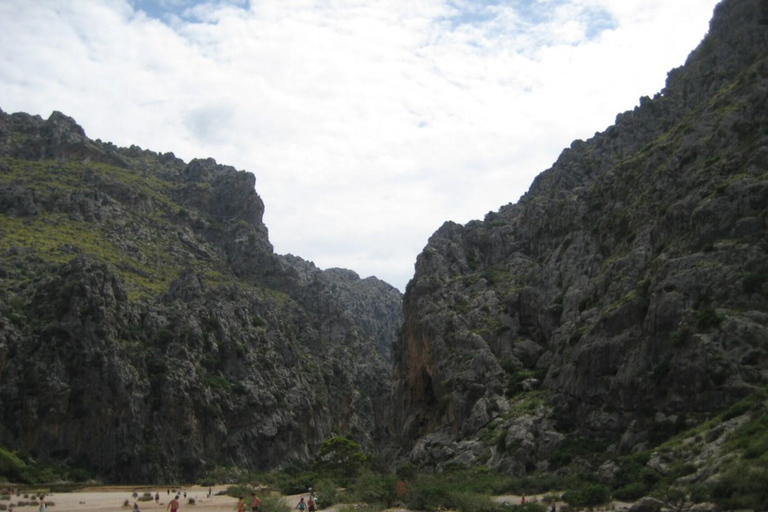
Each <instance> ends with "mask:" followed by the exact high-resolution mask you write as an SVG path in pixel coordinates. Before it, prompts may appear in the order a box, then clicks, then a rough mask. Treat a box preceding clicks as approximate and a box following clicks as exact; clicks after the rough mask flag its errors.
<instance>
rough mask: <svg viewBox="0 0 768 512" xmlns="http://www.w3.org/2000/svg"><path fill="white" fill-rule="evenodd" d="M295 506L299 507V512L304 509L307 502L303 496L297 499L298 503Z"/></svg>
mask: <svg viewBox="0 0 768 512" xmlns="http://www.w3.org/2000/svg"><path fill="white" fill-rule="evenodd" d="M296 508H297V509H299V510H300V511H301V512H304V509H305V508H307V504H306V502H305V501H304V496H302V497H301V499H300V500H299V504H298V505H296Z"/></svg>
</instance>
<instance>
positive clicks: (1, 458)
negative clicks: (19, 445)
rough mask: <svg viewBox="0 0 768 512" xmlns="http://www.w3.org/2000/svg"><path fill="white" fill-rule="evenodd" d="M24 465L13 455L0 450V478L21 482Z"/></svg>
mask: <svg viewBox="0 0 768 512" xmlns="http://www.w3.org/2000/svg"><path fill="white" fill-rule="evenodd" d="M25 469H26V464H24V461H22V460H21V459H20V458H19V457H18V456H17V455H16V454H15V453H13V452H10V451H8V450H5V449H3V448H0V476H4V477H6V478H7V479H8V480H10V481H11V482H18V481H23V482H27V480H25V479H24V476H23V475H24V471H25Z"/></svg>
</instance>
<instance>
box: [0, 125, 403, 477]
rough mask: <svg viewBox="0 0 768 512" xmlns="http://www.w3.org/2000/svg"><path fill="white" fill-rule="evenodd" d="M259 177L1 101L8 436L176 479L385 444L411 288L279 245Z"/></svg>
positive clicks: (33, 446) (1, 323) (2, 322)
mask: <svg viewBox="0 0 768 512" xmlns="http://www.w3.org/2000/svg"><path fill="white" fill-rule="evenodd" d="M254 187H255V178H254V176H253V175H252V174H249V173H247V172H244V171H237V170H235V169H234V168H232V167H227V166H222V165H218V164H217V163H216V162H215V161H213V160H211V159H208V160H193V161H191V162H189V163H185V162H183V161H182V160H180V159H178V158H176V157H175V156H174V155H173V154H172V153H165V154H159V153H154V152H152V151H146V150H142V149H140V148H138V147H135V146H132V147H130V148H118V147H116V146H114V145H112V144H110V143H106V142H102V141H100V140H95V141H94V140H91V139H89V138H88V137H86V135H85V133H84V131H83V129H82V128H81V127H80V126H78V125H77V124H76V123H75V121H74V120H72V119H71V118H69V117H67V116H65V115H63V114H61V113H58V112H55V113H53V115H51V116H50V118H49V119H47V120H43V119H41V118H39V117H37V116H30V115H27V114H22V113H17V114H12V115H9V114H6V113H4V112H2V111H0V240H2V243H0V446H3V447H5V448H8V449H12V450H18V451H20V452H23V453H26V454H28V455H29V456H31V457H33V458H35V459H37V460H57V461H64V462H66V463H68V464H70V465H72V466H76V467H82V468H85V469H87V470H89V471H91V472H92V473H93V474H96V475H100V476H101V477H103V478H104V479H105V480H107V481H113V482H149V481H153V482H158V481H166V482H175V481H194V479H195V478H197V477H199V476H201V475H203V474H205V473H206V472H207V471H209V470H211V469H214V468H216V467H218V466H229V465H236V466H239V467H241V468H245V469H250V470H269V469H275V468H279V467H285V466H288V465H291V464H300V463H306V462H307V461H311V460H312V459H313V457H314V454H315V453H316V451H317V450H318V448H319V447H320V445H321V444H322V442H323V441H324V440H326V439H327V438H328V437H330V436H332V435H334V434H341V435H348V436H350V437H351V438H353V439H354V440H356V441H357V442H359V443H361V444H362V445H363V446H364V447H366V448H367V449H369V450H370V449H372V447H373V446H374V445H375V444H376V443H377V442H379V441H380V440H381V438H382V437H383V436H384V435H385V434H386V432H385V430H384V427H383V425H384V424H385V422H384V415H383V411H384V410H385V403H386V400H387V399H388V396H389V393H390V387H391V352H390V349H391V345H392V343H393V340H394V339H395V338H396V336H397V332H398V329H399V328H400V325H401V324H402V309H401V308H402V296H401V294H400V292H399V291H398V290H396V289H395V288H393V287H391V286H389V285H387V284H386V283H384V282H382V281H379V280H378V279H376V278H367V279H360V278H359V277H358V276H357V275H356V274H354V273H353V272H351V271H346V270H341V269H329V270H326V271H321V270H319V269H317V268H316V267H314V265H312V264H311V263H309V262H306V261H303V260H301V259H300V258H298V257H294V256H278V255H276V254H275V253H274V251H273V248H272V246H271V244H270V243H269V239H268V232H267V228H266V227H265V225H264V224H263V222H262V215H263V213H264V204H263V202H262V200H261V198H260V197H259V196H258V195H257V193H256V191H255V188H254Z"/></svg>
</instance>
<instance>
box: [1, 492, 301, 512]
mask: <svg viewBox="0 0 768 512" xmlns="http://www.w3.org/2000/svg"><path fill="white" fill-rule="evenodd" d="M226 488H227V486H215V487H213V489H212V491H213V492H212V494H211V497H210V498H209V497H208V488H207V487H200V486H191V487H187V488H186V491H187V498H186V499H184V495H183V494H181V497H180V498H179V503H180V504H181V507H180V508H179V512H233V511H234V510H236V509H237V498H233V497H231V496H217V495H216V493H217V492H219V491H221V490H224V489H226ZM134 490H135V491H136V492H138V494H139V496H142V495H143V494H144V493H145V492H150V493H152V496H153V498H154V496H155V493H156V492H159V493H160V503H159V504H157V503H155V501H154V499H153V500H152V501H138V500H136V499H134V497H133V491H134ZM173 490H174V489H171V494H168V488H167V487H163V488H160V487H150V486H146V487H133V486H116V487H97V488H86V489H82V490H80V491H78V492H62V493H51V494H48V495H47V496H46V500H47V501H49V502H53V503H54V505H53V506H50V507H49V508H48V512H132V511H133V504H134V502H136V503H138V504H139V508H140V510H141V512H165V511H166V510H167V508H168V503H169V502H170V501H171V500H172V499H173V496H174V494H173ZM183 490H184V489H182V491H183ZM25 493H27V491H24V492H23V493H22V495H21V496H16V495H13V496H11V500H10V501H0V504H5V505H9V504H10V503H14V504H16V503H18V502H19V501H28V499H25V498H24V494H25ZM301 496H302V495H296V496H285V497H284V498H285V500H286V501H287V502H288V505H290V506H291V508H295V507H296V505H297V504H298V502H299V498H300V497H301ZM30 497H31V494H30ZM189 498H195V504H194V505H192V504H189ZM125 500H128V503H129V506H127V507H125V506H123V503H124V502H125ZM246 504H247V505H248V506H247V507H246V510H248V512H250V502H249V500H246ZM37 509H38V506H37V505H34V506H33V505H28V506H22V507H15V509H14V510H16V511H17V512H37Z"/></svg>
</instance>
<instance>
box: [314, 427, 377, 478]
mask: <svg viewBox="0 0 768 512" xmlns="http://www.w3.org/2000/svg"><path fill="white" fill-rule="evenodd" d="M365 461H366V456H365V454H364V453H363V449H362V448H361V447H360V445H359V444H357V443H356V442H354V441H352V440H351V439H347V438H346V437H342V436H335V437H332V438H330V439H328V440H327V441H325V442H324V443H323V445H322V446H321V447H320V451H318V453H317V460H316V461H315V463H314V465H313V469H314V470H315V471H318V472H320V473H330V474H331V475H334V476H335V477H337V478H341V479H342V480H343V481H344V483H346V482H348V481H350V480H351V479H354V477H355V476H357V474H358V473H359V472H360V469H361V468H362V466H363V463H365Z"/></svg>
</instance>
